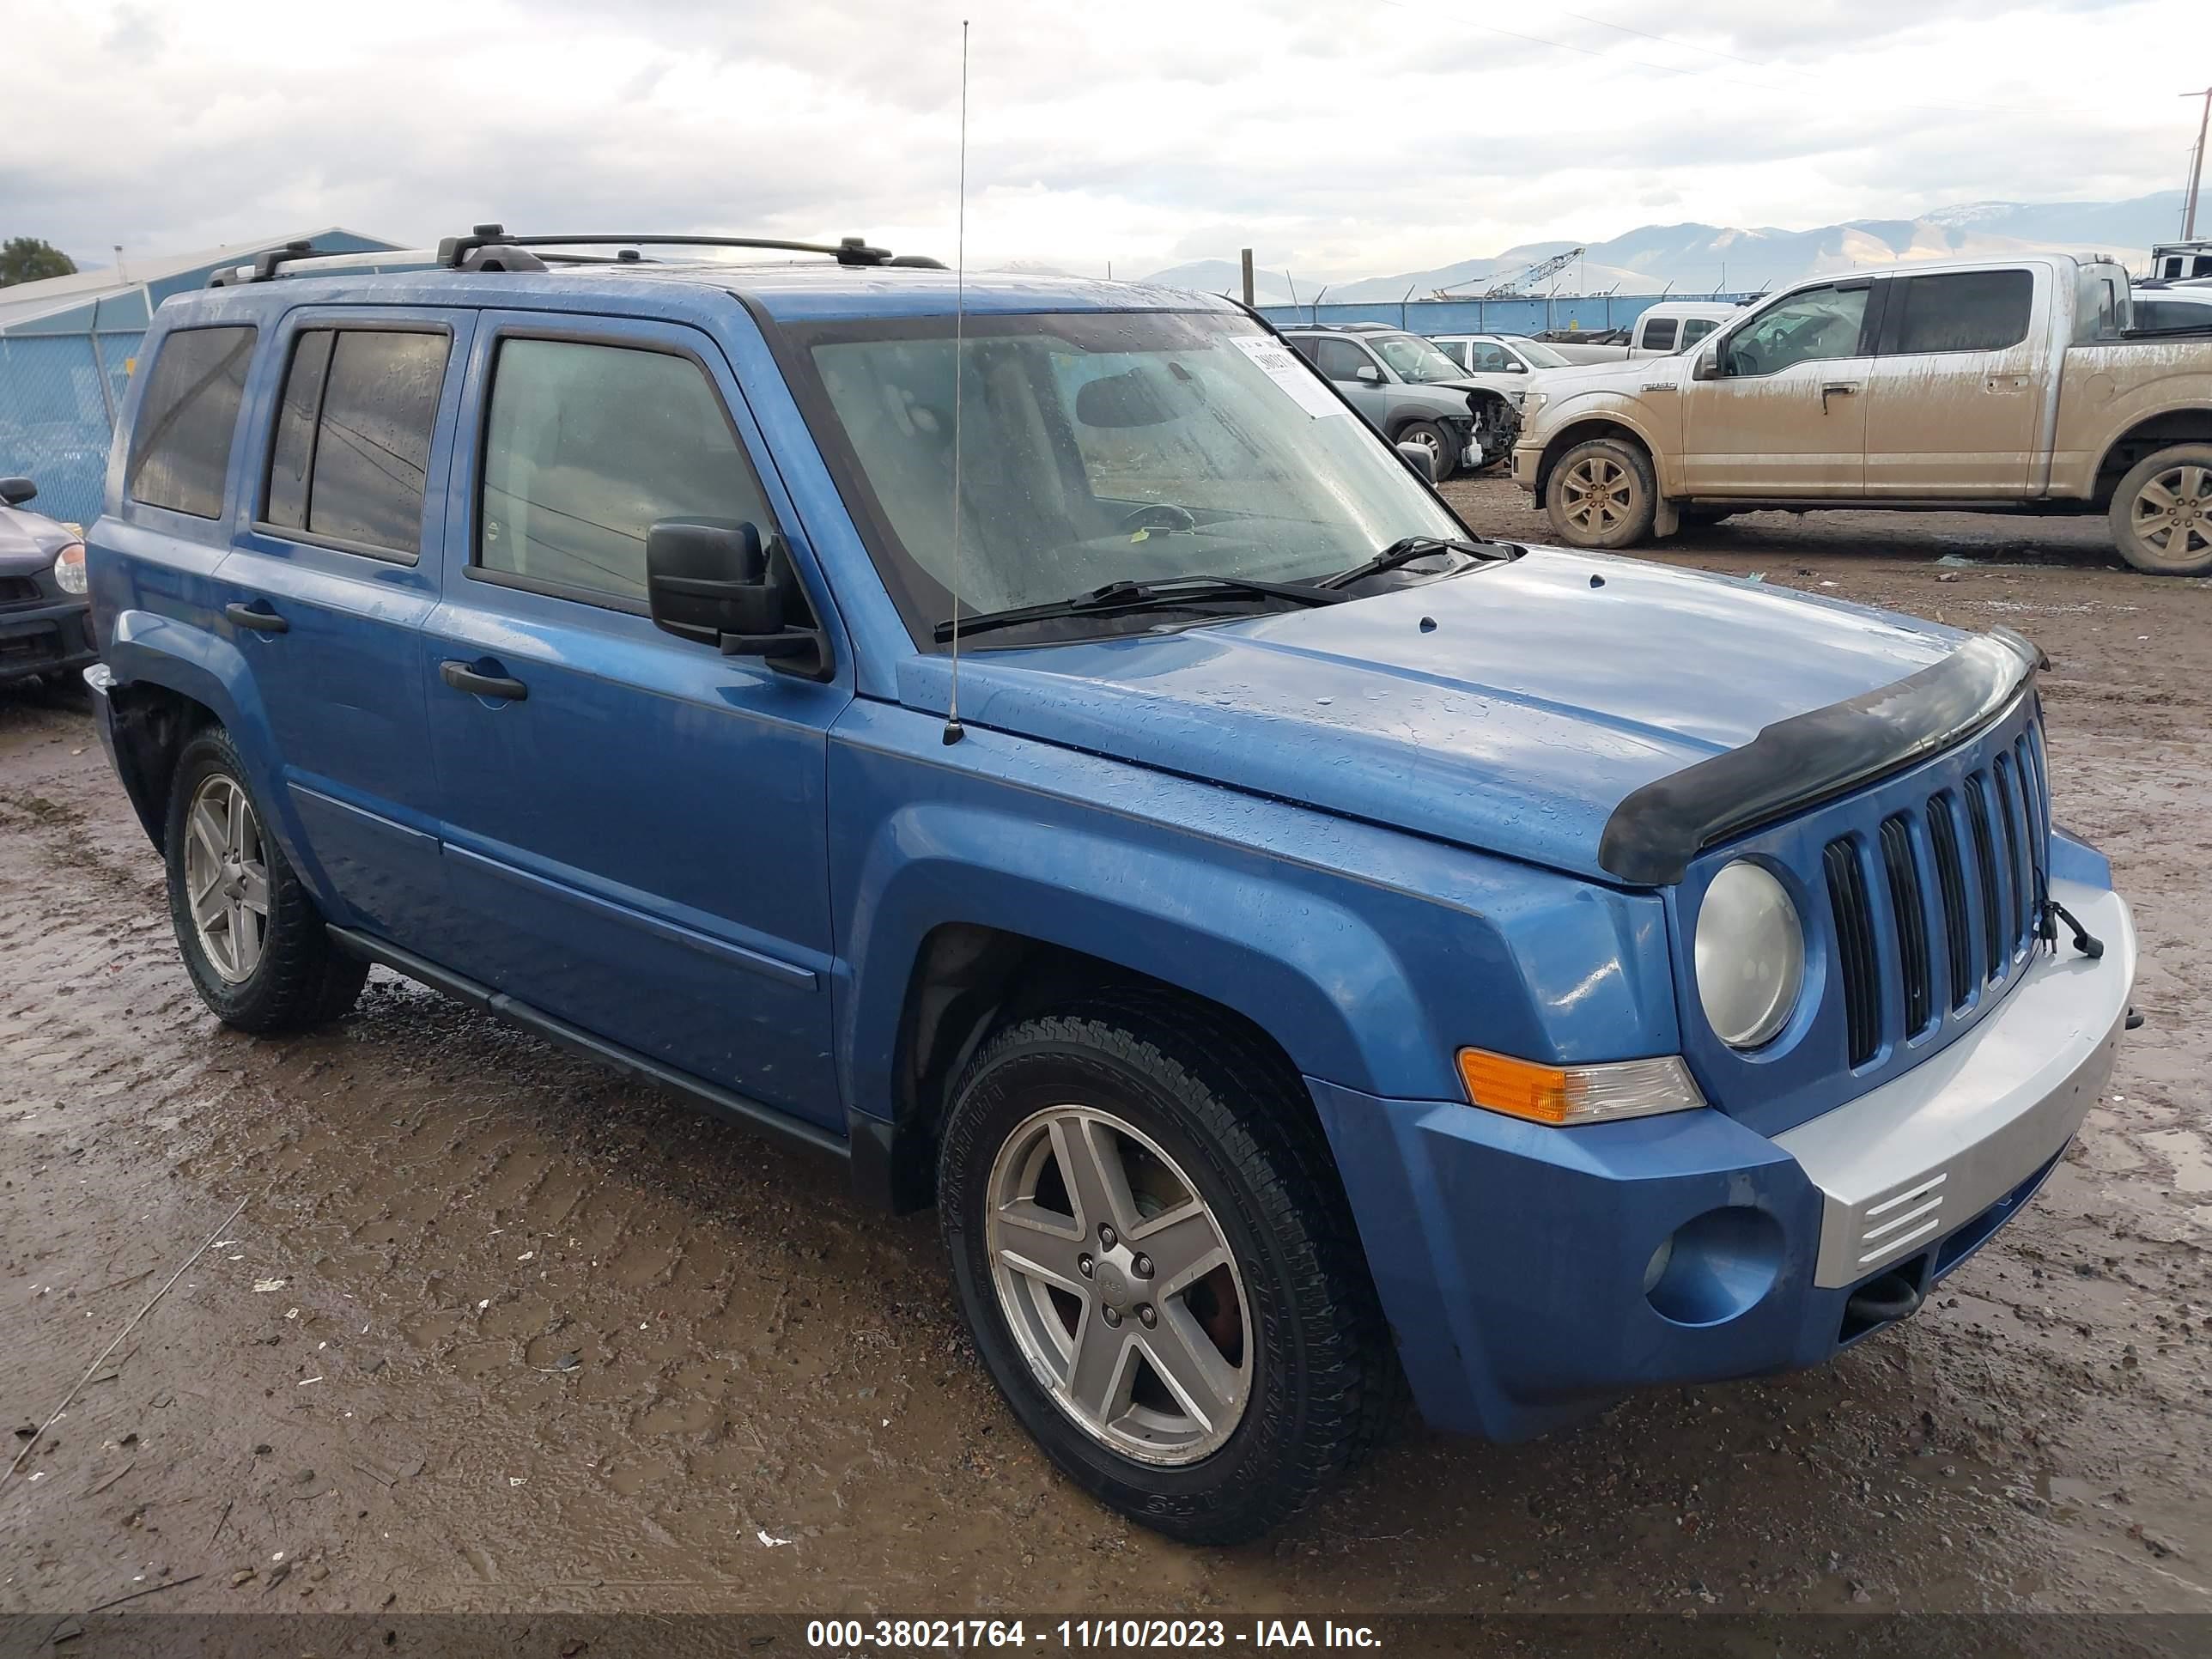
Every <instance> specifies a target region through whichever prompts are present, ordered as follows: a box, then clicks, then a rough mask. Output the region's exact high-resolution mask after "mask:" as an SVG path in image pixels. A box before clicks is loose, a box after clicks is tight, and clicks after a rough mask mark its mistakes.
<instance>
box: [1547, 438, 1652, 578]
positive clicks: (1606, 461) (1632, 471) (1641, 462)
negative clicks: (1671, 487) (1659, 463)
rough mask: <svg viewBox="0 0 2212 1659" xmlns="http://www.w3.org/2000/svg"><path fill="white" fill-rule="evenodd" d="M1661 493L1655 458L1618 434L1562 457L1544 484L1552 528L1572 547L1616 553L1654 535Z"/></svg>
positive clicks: (1580, 445) (1570, 451)
mask: <svg viewBox="0 0 2212 1659" xmlns="http://www.w3.org/2000/svg"><path fill="white" fill-rule="evenodd" d="M1658 501H1659V492H1658V490H1657V489H1656V487H1655V485H1654V483H1653V482H1652V477H1651V459H1650V456H1648V455H1646V454H1645V453H1644V451H1643V449H1642V448H1641V447H1638V446H1637V445H1635V444H1632V443H1626V442H1624V441H1621V440H1620V439H1618V438H1593V439H1591V440H1590V441H1588V442H1587V443H1579V444H1577V445H1576V446H1575V447H1573V448H1572V449H1570V450H1569V451H1568V452H1567V453H1565V454H1564V455H1562V456H1560V457H1559V464H1558V465H1555V466H1554V467H1553V469H1552V476H1551V477H1550V479H1549V480H1548V481H1547V483H1546V484H1545V486H1544V506H1545V509H1546V511H1547V512H1548V513H1550V515H1551V520H1552V528H1553V529H1554V530H1555V531H1557V532H1559V539H1560V540H1561V541H1563V542H1565V543H1566V544H1567V545H1568V546H1570V547H1589V548H1598V549H1602V550H1606V551H1607V552H1611V551H1613V550H1615V549H1618V548H1623V547H1633V546H1635V545H1636V544H1637V543H1638V542H1640V541H1642V540H1643V539H1644V538H1645V537H1647V536H1649V535H1650V533H1651V520H1652V517H1653V515H1654V513H1656V511H1657V508H1658Z"/></svg>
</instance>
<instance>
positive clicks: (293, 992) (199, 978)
mask: <svg viewBox="0 0 2212 1659" xmlns="http://www.w3.org/2000/svg"><path fill="white" fill-rule="evenodd" d="M217 775H221V776H223V777H226V778H228V780H229V781H230V782H231V783H232V784H233V785H234V786H235V787H237V788H238V789H239V790H240V791H241V792H242V793H244V795H245V797H246V803H247V805H250V806H251V807H252V811H253V814H254V817H255V818H256V819H258V823H260V824H261V825H263V826H266V825H267V823H269V814H268V812H267V811H265V810H264V807H263V805H262V804H261V802H260V801H259V800H258V799H257V798H256V797H255V795H254V793H253V789H252V786H251V785H250V784H249V783H248V782H247V781H246V768H245V766H244V764H243V763H241V762H240V758H239V754H238V750H237V748H236V746H235V745H234V744H233V743H232V742H231V740H230V733H229V732H226V731H224V730H223V729H222V727H221V726H208V727H206V728H205V729H204V730H203V731H201V732H198V733H197V734H196V735H195V736H194V737H193V738H191V741H190V742H188V743H186V744H185V748H184V752H183V753H182V754H180V755H179V756H178V757H177V769H176V772H175V774H174V776H173V781H172V783H171V786H170V789H169V817H168V823H167V829H166V833H165V834H164V836H163V837H162V856H163V860H164V861H165V862H166V864H167V867H168V878H169V879H168V886H169V921H170V925H171V927H173V928H174V929H175V931H176V935H177V950H178V952H179V955H181V956H182V957H184V959H185V971H186V972H187V973H189V974H190V975H191V979H192V988H193V989H194V990H196V991H197V992H198V993H199V994H200V1000H201V1001H203V1002H204V1003H206V1004H207V1006H208V1007H209V1008H210V1010H211V1011H212V1012H214V1014H215V1016H216V1018H218V1019H220V1020H222V1023H223V1024H226V1025H234V1026H236V1027H238V1028H239V1029H240V1030H246V1031H260V1032H273V1031H293V1030H301V1029H303V1028H305V1027H307V1026H311V1025H319V1024H323V1023H324V1022H325V1021H328V1020H333V1019H336V1018H338V1017H339V1016H340V1015H342V1014H343V1013H344V1012H346V1011H347V1010H348V1009H349V1008H351V1007H352V1006H353V1005H354V1000H355V999H356V997H358V996H359V995H360V994H361V987H362V981H365V980H366V979H367V978H368V963H365V962H362V961H361V960H360V959H359V958H358V957H349V956H348V955H346V954H345V953H344V952H343V951H340V950H339V949H338V948H337V946H336V945H333V944H332V943H331V936H330V934H329V933H328V932H327V931H326V930H325V927H324V922H323V914H322V912H321V911H320V910H319V908H316V905H315V901H314V900H313V898H312V897H311V896H309V895H308V892H307V888H306V887H305V886H303V885H302V884H301V881H300V878H299V877H298V876H297V875H295V873H294V872H293V870H292V866H291V865H290V864H289V863H288V862H287V861H286V860H285V857H284V853H283V848H280V847H279V846H278V845H277V844H276V837H275V836H273V835H270V834H267V833H266V832H265V829H264V833H263V834H262V836H261V838H260V846H261V854H262V865H263V867H264V870H265V872H266V878H267V887H268V912H267V921H266V925H265V928H264V934H263V943H262V946H261V950H260V954H259V957H258V960H257V961H255V962H254V963H253V965H252V970H251V971H250V972H249V973H247V974H246V976H245V977H244V978H243V979H240V980H236V981H234V980H231V979H228V978H227V977H226V976H225V975H224V974H223V972H222V969H218V968H217V967H216V963H215V962H214V960H213V958H212V957H210V955H209V954H208V951H207V948H206V946H205V945H204V944H203V943H202V941H201V939H200V934H199V929H198V928H197V927H196V926H195V925H194V923H193V921H192V913H191V897H190V896H189V894H188V892H187V891H186V885H185V841H186V838H187V837H188V836H190V834H191V828H190V825H189V823H188V822H187V819H188V817H189V816H190V813H191V807H192V803H193V801H194V799H196V798H197V795H198V794H199V792H200V790H201V788H202V787H203V786H204V785H205V784H206V783H207V782H208V781H209V780H210V779H211V778H214V777H216V776H217Z"/></svg>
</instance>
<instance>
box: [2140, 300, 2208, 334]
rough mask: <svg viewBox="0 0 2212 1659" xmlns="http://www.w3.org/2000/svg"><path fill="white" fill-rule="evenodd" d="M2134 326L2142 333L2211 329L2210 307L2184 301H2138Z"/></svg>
mask: <svg viewBox="0 0 2212 1659" xmlns="http://www.w3.org/2000/svg"><path fill="white" fill-rule="evenodd" d="M2135 325H2136V329H2137V331H2140V332H2144V333H2163V332H2165V331H2168V330H2172V329H2177V328H2189V329H2206V328H2212V305H2197V304H2195V303H2193V302H2191V301H2184V300H2138V301H2136V307H2135Z"/></svg>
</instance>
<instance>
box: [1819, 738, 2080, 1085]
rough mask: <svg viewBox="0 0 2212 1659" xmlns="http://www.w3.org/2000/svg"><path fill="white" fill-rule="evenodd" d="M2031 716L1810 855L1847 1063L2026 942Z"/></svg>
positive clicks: (2034, 817)
mask: <svg viewBox="0 0 2212 1659" xmlns="http://www.w3.org/2000/svg"><path fill="white" fill-rule="evenodd" d="M2050 839H2051V819H2050V795H2049V793H2048V791H2047V789H2046V787H2045V775H2044V757H2043V732H2042V726H2041V723H2040V722H2039V721H2031V722H2030V723H2029V725H2028V726H2027V729H2026V730H2025V731H2024V732H2021V735H2020V736H2019V737H2018V738H2015V739H2014V740H2013V742H2012V743H2011V744H2008V745H2007V746H2005V747H2004V748H2002V749H1999V750H1997V751H1996V754H1995V755H1994V756H1993V757H1990V759H1989V760H1988V761H1987V762H1986V763H1984V764H1983V765H1981V766H1978V767H1977V768H1976V769H1974V770H1973V771H1972V772H1969V773H1968V774H1967V775H1966V776H1965V777H1964V778H1962V779H1961V780H1960V781H1959V782H1958V783H1957V785H1956V786H1955V787H1947V788H1944V789H1941V790H1938V791H1937V792H1936V793H1934V794H1932V795H1930V796H1929V797H1928V798H1927V799H1926V800H1924V801H1923V802H1921V803H1920V804H1919V805H1917V806H1915V807H1910V808H1908V809H1907V810H1905V811H1901V812H1895V813H1893V814H1891V815H1890V816H1889V817H1887V818H1884V819H1883V820H1882V822H1881V828H1880V829H1879V830H1878V831H1877V832H1876V834H1875V836H1874V838H1873V840H1872V842H1871V843H1869V842H1867V841H1866V840H1864V838H1863V837H1860V836H1838V837H1837V838H1836V839H1835V840H1833V841H1832V842H1829V843H1828V844H1827V847H1826V848H1825V849H1824V851H1823V853H1822V856H1821V868H1822V873H1823V874H1824V875H1825V876H1826V880H1827V884H1828V903H1829V908H1830V910H1831V912H1832V915H1833V918H1834V921H1835V930H1836V931H1835V951H1834V960H1835V964H1836V974H1837V977H1838V979H1839V980H1840V981H1842V987H1843V1002H1844V1042H1845V1046H1846V1050H1847V1053H1848V1056H1849V1059H1850V1064H1851V1066H1853V1067H1854V1068H1857V1067H1858V1066H1863V1065H1865V1064H1866V1063H1867V1062H1868V1061H1869V1060H1872V1059H1873V1058H1874V1057H1875V1054H1878V1053H1880V1052H1881V1046H1882V1042H1883V1040H1884V1038H1885V1036H1887V1038H1888V1039H1889V1040H1891V1041H1893V1042H1896V1041H1902V1040H1905V1039H1909V1038H1911V1037H1916V1036H1919V1035H1921V1033H1923V1031H1926V1030H1929V1029H1930V1028H1931V1027H1933V1026H1934V1025H1935V1024H1936V1023H1937V1021H1938V1020H1939V1019H1941V1018H1944V1017H1945V1016H1944V1013H1943V1012H1939V1011H1948V1013H1949V1014H1951V1015H1957V1014H1960V1013H1961V1012H1964V1011H1965V1010H1966V1007H1967V1006H1968V1005H1969V1004H1970V1003H1972V1001H1973V1000H1974V996H1975V993H1976V991H1977V989H1978V988H1982V987H1995V986H1997V985H2000V984H2002V983H2003V982H2004V981H2005V980H2006V979H2007V978H2008V977H2009V976H2010V975H2011V974H2012V973H2013V972H2014V970H2015V968H2016V967H2017V966H2018V964H2019V963H2020V962H2021V960H2022V959H2023V958H2024V957H2025V955H2026V953H2027V950H2028V949H2029V947H2030V946H2031V945H2032V944H2033V939H2034V933H2035V929H2036V925H2037V921H2038V919H2039V916H2040V914H2041V908H2042V905H2041V902H2042V896H2043V892H2044V884H2045V876H2046V871H2045V861H2046V860H2047V859H2048V857H2049V854H2050Z"/></svg>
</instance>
